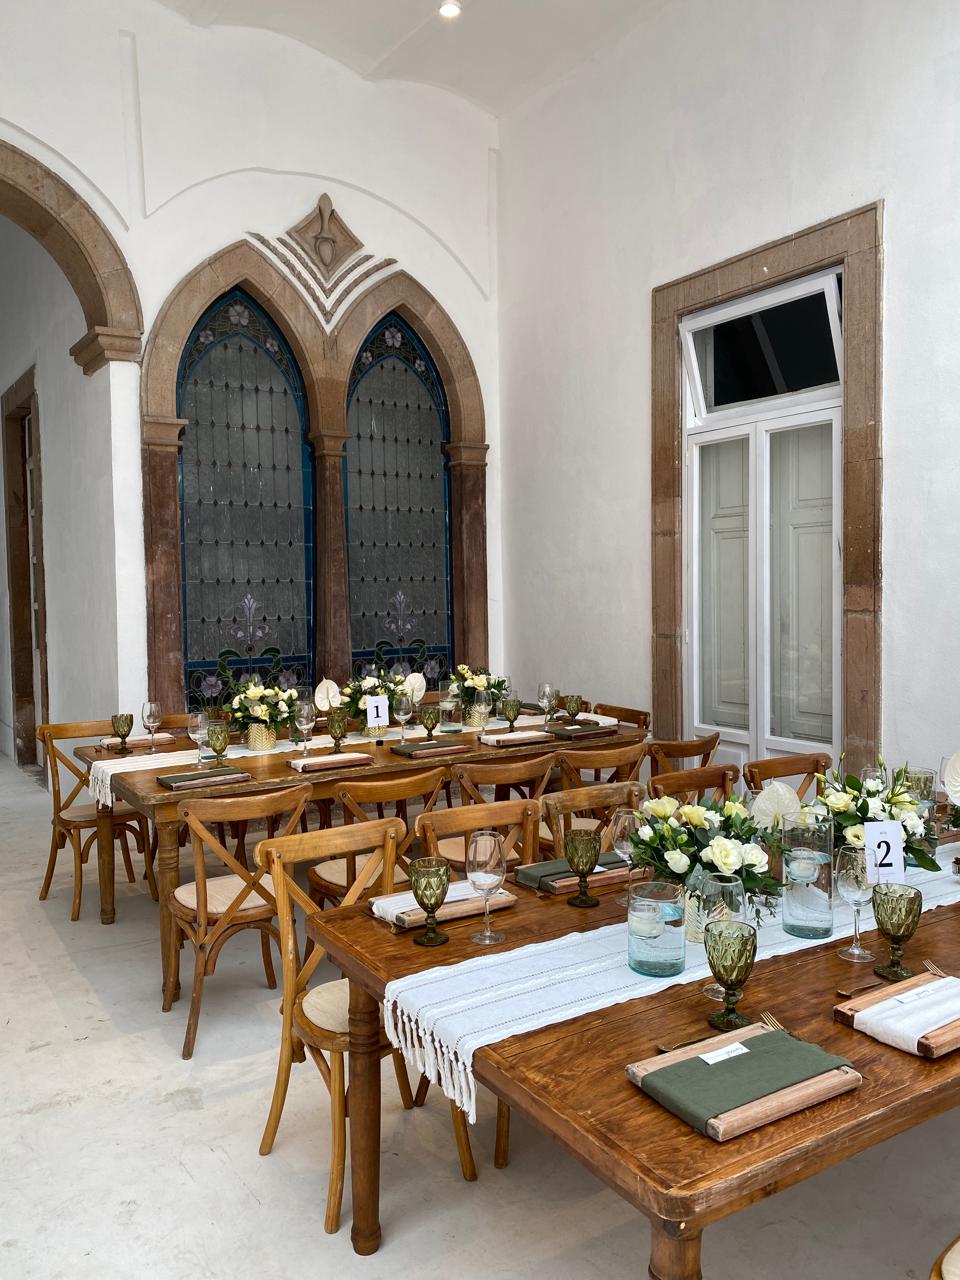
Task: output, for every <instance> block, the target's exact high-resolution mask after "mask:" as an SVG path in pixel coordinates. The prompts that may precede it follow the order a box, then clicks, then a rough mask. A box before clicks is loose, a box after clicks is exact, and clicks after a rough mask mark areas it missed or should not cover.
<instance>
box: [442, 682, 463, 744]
mask: <svg viewBox="0 0 960 1280" xmlns="http://www.w3.org/2000/svg"><path fill="white" fill-rule="evenodd" d="M450 683H451V682H450V681H449V680H441V681H440V701H439V706H440V732H441V733H459V732H460V731H461V729H462V728H463V711H462V708H461V706H460V702H459V701H458V699H457V698H456V696H455V695H454V694H452V693H451V692H450Z"/></svg>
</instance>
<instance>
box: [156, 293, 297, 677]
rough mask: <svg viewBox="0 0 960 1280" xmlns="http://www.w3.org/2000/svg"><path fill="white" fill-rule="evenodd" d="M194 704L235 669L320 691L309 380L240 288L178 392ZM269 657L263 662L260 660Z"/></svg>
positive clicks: (212, 322)
mask: <svg viewBox="0 0 960 1280" xmlns="http://www.w3.org/2000/svg"><path fill="white" fill-rule="evenodd" d="M178 408H179V413H180V416H181V417H183V418H187V419H189V422H190V425H189V426H187V427H185V428H184V432H183V448H182V450H181V455H180V481H181V513H182V514H181V520H182V524H181V539H182V541H181V551H182V558H183V625H184V658H185V677H186V687H187V690H188V698H189V700H190V701H192V702H196V701H198V700H199V699H201V698H202V699H205V700H210V701H212V700H215V699H216V697H217V696H218V695H219V692H220V690H219V689H218V688H215V687H214V686H215V685H217V684H219V683H220V682H221V679H222V672H223V667H222V666H221V668H220V674H219V675H218V664H219V661H220V658H221V655H223V654H224V652H225V651H232V652H231V653H230V658H229V663H228V665H229V667H230V669H231V671H234V672H239V671H241V670H242V669H244V668H245V667H247V666H250V667H251V668H253V667H257V668H260V667H264V668H267V669H269V668H272V669H273V670H274V671H275V672H276V670H277V669H278V667H279V670H280V671H282V673H283V679H284V683H296V682H299V681H303V682H310V683H312V681H313V656H312V655H313V464H312V456H311V450H310V446H309V445H308V443H307V436H306V407H305V401H304V392H303V381H302V379H301V376H300V371H299V369H298V368H297V365H296V361H295V360H294V358H293V354H292V352H291V351H290V348H289V347H288V345H287V343H286V341H285V340H284V338H283V335H282V334H281V333H280V331H279V330H278V329H277V327H276V326H275V325H274V324H273V322H272V321H271V320H270V319H269V317H268V316H267V315H266V314H265V312H264V311H262V310H261V309H260V307H258V306H257V304H256V303H255V302H254V301H253V300H252V299H251V298H249V297H248V296H247V295H246V294H245V293H243V292H242V291H241V290H233V291H231V292H230V293H228V294H226V295H225V296H224V297H223V298H221V299H220V300H219V301H218V302H216V303H215V304H214V305H213V306H212V307H211V308H210V309H209V310H208V311H207V313H206V314H205V315H204V316H203V317H202V318H201V320H200V321H199V323H198V324H197V326H196V328H195V329H194V331H193V333H192V334H191V336H190V340H189V341H188V343H187V346H186V348H185V350H184V353H183V357H182V359H181V362H180V375H179V382H178ZM258 658H259V659H260V661H259V662H255V661H254V659H258Z"/></svg>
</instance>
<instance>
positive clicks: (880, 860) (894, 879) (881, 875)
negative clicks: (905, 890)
mask: <svg viewBox="0 0 960 1280" xmlns="http://www.w3.org/2000/svg"><path fill="white" fill-rule="evenodd" d="M863 830H864V833H865V835H866V838H867V843H866V859H867V884H903V883H904V878H905V876H906V872H905V871H904V865H903V827H901V825H900V823H899V822H865V823H864V824H863Z"/></svg>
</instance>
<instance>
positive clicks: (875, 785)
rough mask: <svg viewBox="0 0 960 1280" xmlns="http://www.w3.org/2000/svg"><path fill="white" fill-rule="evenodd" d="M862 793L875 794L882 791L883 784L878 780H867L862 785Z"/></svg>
mask: <svg viewBox="0 0 960 1280" xmlns="http://www.w3.org/2000/svg"><path fill="white" fill-rule="evenodd" d="M863 789H864V791H870V792H873V793H876V792H877V791H882V790H883V783H882V782H881V781H880V779H879V778H867V779H866V781H865V782H864V784H863Z"/></svg>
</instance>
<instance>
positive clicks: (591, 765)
mask: <svg viewBox="0 0 960 1280" xmlns="http://www.w3.org/2000/svg"><path fill="white" fill-rule="evenodd" d="M648 745H649V744H648V743H646V742H631V743H629V744H628V745H627V746H625V747H621V746H606V747H576V748H573V749H571V750H568V751H560V752H558V754H557V767H558V768H559V770H560V786H561V789H562V790H565V791H566V790H570V789H572V788H574V787H587V786H596V785H598V783H599V782H600V778H599V772H600V770H603V769H613V770H614V773H613V775H612V776H611V777H609V778H608V779H607V781H608V782H636V781H637V779H638V778H639V776H640V769H641V768H642V766H643V762H644V760H645V759H646V757H647V747H648ZM585 769H592V770H593V771H594V780H593V782H592V783H590V782H585V781H584V779H583V770H585Z"/></svg>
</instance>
